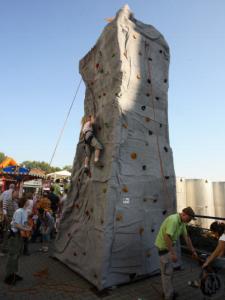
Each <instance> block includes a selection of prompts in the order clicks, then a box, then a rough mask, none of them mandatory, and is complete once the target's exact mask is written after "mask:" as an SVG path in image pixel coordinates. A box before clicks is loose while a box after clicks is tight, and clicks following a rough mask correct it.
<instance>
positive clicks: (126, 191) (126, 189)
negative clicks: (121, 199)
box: [122, 185, 128, 193]
mask: <svg viewBox="0 0 225 300" xmlns="http://www.w3.org/2000/svg"><path fill="white" fill-rule="evenodd" d="M122 191H123V192H124V193H128V188H127V187H126V186H125V185H124V187H123V188H122Z"/></svg>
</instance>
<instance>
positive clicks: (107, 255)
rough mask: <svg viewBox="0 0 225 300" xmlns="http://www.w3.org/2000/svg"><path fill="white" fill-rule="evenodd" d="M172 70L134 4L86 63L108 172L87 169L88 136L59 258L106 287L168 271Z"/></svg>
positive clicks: (89, 99) (172, 199) (89, 98)
mask: <svg viewBox="0 0 225 300" xmlns="http://www.w3.org/2000/svg"><path fill="white" fill-rule="evenodd" d="M168 66H169V48H168V45H167V43H166V41H165V40H164V38H163V36H162V35H161V34H160V33H159V32H158V31H157V30H156V29H155V28H154V27H152V26H150V25H146V24H143V23H142V22H140V21H138V20H136V19H135V18H134V16H133V14H132V13H131V12H130V10H129V7H128V6H125V7H124V8H122V9H121V10H120V11H119V12H118V13H117V15H116V17H115V18H114V19H113V20H112V21H111V22H110V23H109V24H108V25H107V26H106V27H105V29H104V31H103V33H102V34H101V36H100V38H99V39H98V41H97V43H96V45H95V46H94V47H93V48H92V49H91V50H90V52H89V53H88V54H87V55H86V56H85V57H84V58H83V59H82V60H81V61H80V73H81V75H82V77H83V80H84V82H85V84H86V95H85V103H84V106H85V107H84V109H85V113H86V114H87V115H89V114H93V115H95V116H96V119H97V122H96V124H97V126H96V128H95V129H96V136H97V138H98V140H99V141H100V142H101V143H102V144H103V146H104V151H103V153H102V156H101V161H102V162H103V164H104V167H103V168H102V169H99V168H97V167H95V166H94V165H93V157H92V158H91V163H90V170H91V173H90V174H89V176H88V175H86V174H85V173H84V168H83V166H84V164H83V162H84V149H83V148H84V143H83V141H82V139H80V141H79V143H78V145H77V151H76V156H75V159H74V164H73V172H72V177H71V183H72V184H71V189H70V191H69V194H68V201H67V202H66V204H65V208H64V211H63V217H62V221H61V224H60V228H59V233H58V235H57V238H56V243H55V253H54V255H55V257H57V258H58V259H59V260H61V261H62V262H63V263H65V264H66V265H68V266H69V267H70V268H71V269H73V270H75V271H76V272H77V273H79V274H81V275H82V276H83V277H85V278H86V279H87V280H89V281H90V282H91V283H93V284H94V285H95V286H96V287H97V288H98V289H99V290H101V289H104V288H106V287H109V286H112V285H117V284H121V283H124V282H129V281H130V280H133V279H135V278H137V277H140V276H145V275H147V274H153V273H154V272H156V271H157V270H158V269H159V259H158V254H157V251H156V249H155V247H154V241H155V237H156V233H157V231H158V229H159V226H160V224H161V222H162V221H163V219H164V218H165V217H166V216H167V215H168V214H170V213H171V212H174V211H175V203H176V193H175V174H174V167H173V157H172V150H171V148H170V145H169V135H168V111H167V91H168Z"/></svg>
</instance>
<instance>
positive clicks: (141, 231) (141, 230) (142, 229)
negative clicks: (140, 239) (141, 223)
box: [139, 227, 144, 235]
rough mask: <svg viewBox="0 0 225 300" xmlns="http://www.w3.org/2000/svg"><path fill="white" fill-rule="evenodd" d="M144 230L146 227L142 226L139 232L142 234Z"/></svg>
mask: <svg viewBox="0 0 225 300" xmlns="http://www.w3.org/2000/svg"><path fill="white" fill-rule="evenodd" d="M143 232H144V228H143V227H141V228H140V229H139V234H140V235H142V234H143Z"/></svg>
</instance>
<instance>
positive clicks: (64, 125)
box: [49, 78, 82, 166]
mask: <svg viewBox="0 0 225 300" xmlns="http://www.w3.org/2000/svg"><path fill="white" fill-rule="evenodd" d="M81 82H82V78H81V79H80V82H79V84H78V86H77V89H76V92H75V95H74V97H73V101H72V103H71V105H70V108H69V111H68V113H67V116H66V119H65V121H64V124H63V126H62V128H61V130H60V133H59V137H58V139H57V142H56V145H55V148H54V151H53V153H52V157H51V159H50V162H49V165H50V166H51V164H52V160H53V158H54V156H55V153H56V150H57V148H58V145H59V143H60V140H61V138H62V135H63V132H64V129H65V127H66V123H67V120H68V118H69V115H70V113H71V110H72V107H73V104H74V101H75V99H76V97H77V93H78V91H79V89H80V85H81Z"/></svg>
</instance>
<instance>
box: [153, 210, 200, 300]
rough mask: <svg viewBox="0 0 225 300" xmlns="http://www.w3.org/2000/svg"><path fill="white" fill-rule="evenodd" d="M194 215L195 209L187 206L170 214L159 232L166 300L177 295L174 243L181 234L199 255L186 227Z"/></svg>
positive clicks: (158, 240) (190, 247) (191, 249)
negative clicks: (178, 211)
mask: <svg viewBox="0 0 225 300" xmlns="http://www.w3.org/2000/svg"><path fill="white" fill-rule="evenodd" d="M194 216H195V213H194V211H193V209H192V208H191V207H186V208H184V209H183V210H182V212H181V213H176V214H173V215H170V216H168V217H167V218H166V219H165V220H164V221H163V223H162V225H161V226H160V229H159V232H158V234H157V237H156V241H155V245H156V247H157V248H158V253H159V258H160V270H161V279H162V287H163V292H164V297H165V299H166V300H172V299H176V297H177V294H176V293H175V292H174V288H173V284H172V277H173V263H174V262H176V261H177V254H176V251H175V249H174V245H175V243H176V241H177V239H178V238H179V237H180V236H181V235H182V236H183V238H184V240H185V242H186V244H187V246H188V248H189V249H190V251H191V252H192V254H193V255H194V256H196V257H197V253H196V251H195V249H194V247H193V245H192V242H191V239H190V237H189V236H188V234H187V229H186V224H187V223H189V222H190V221H191V220H193V219H195V217H194Z"/></svg>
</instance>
